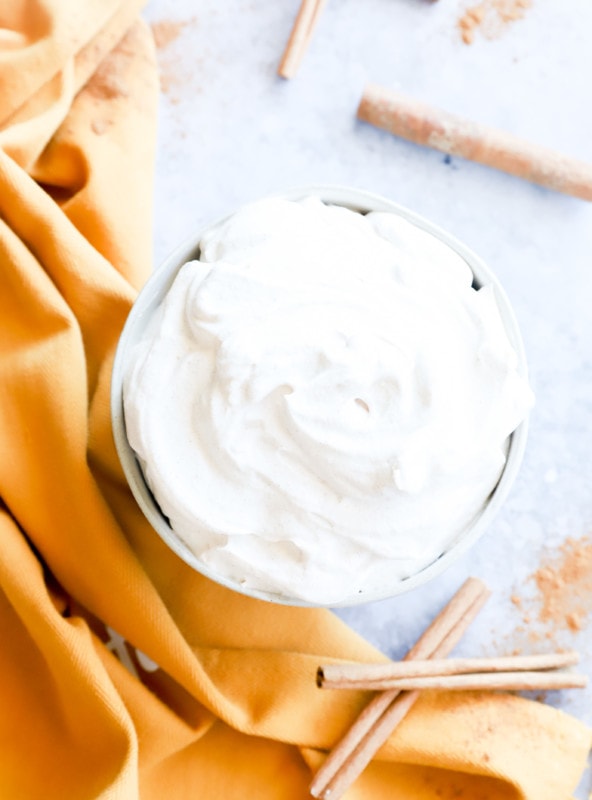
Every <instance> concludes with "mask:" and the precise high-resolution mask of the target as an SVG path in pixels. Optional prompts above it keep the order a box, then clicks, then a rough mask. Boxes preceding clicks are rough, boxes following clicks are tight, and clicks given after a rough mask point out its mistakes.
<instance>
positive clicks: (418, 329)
mask: <svg viewBox="0 0 592 800" xmlns="http://www.w3.org/2000/svg"><path fill="white" fill-rule="evenodd" d="M472 283H473V275H472V272H471V270H470V268H469V266H468V265H467V263H466V262H465V261H464V260H463V259H462V258H461V257H460V256H459V255H457V254H456V252H455V251H453V250H452V249H451V248H450V247H448V246H447V245H446V244H444V243H442V242H441V241H440V240H439V239H437V238H435V237H434V236H433V235H431V234H430V233H427V232H425V231H424V230H422V229H421V228H419V227H417V226H415V225H414V224H412V223H410V222H408V221H406V220H405V219H403V218H402V217H401V216H399V215H397V214H393V213H378V212H373V213H368V214H365V215H363V214H360V213H357V212H355V211H352V210H348V209H346V208H344V207H340V206H333V205H326V204H324V203H323V202H321V201H320V200H319V199H317V198H315V197H309V198H306V199H304V200H301V201H289V200H285V199H275V198H273V199H267V200H262V201H259V202H256V203H253V204H250V205H247V206H245V207H243V208H242V209H241V210H239V211H238V212H237V213H236V214H234V215H233V216H232V217H230V218H228V219H227V220H226V221H224V222H223V223H221V224H219V225H217V226H215V227H213V228H211V229H210V230H208V231H207V232H206V233H205V234H204V236H203V238H202V240H201V243H200V250H199V260H195V261H191V262H189V263H187V264H185V265H184V266H182V267H181V269H180V270H179V272H178V274H177V276H176V278H175V280H174V282H173V285H172V287H171V288H170V290H169V291H168V293H167V295H166V298H165V300H164V302H163V303H162V305H161V307H160V308H159V310H158V313H157V314H156V315H155V318H154V319H153V321H152V323H151V325H150V327H149V331H148V333H147V334H146V336H145V338H144V339H143V340H142V341H141V342H140V344H139V345H138V346H137V349H136V351H135V353H134V356H133V359H132V363H131V366H130V369H129V370H128V373H127V375H126V378H125V384H124V409H125V419H126V427H127V436H128V440H129V442H130V444H131V446H132V448H133V449H134V451H135V452H136V454H137V456H138V459H139V462H140V464H141V467H142V470H143V474H144V476H145V479H146V481H147V483H148V485H149V487H150V489H151V491H152V492H153V494H154V496H155V498H156V500H157V502H158V504H159V505H160V507H161V509H162V511H163V513H164V514H165V515H166V517H167V518H168V520H169V522H170V525H171V527H172V529H173V531H174V532H175V535H176V536H177V537H179V538H180V539H181V540H182V541H183V542H184V543H185V545H186V546H187V547H188V548H190V550H191V551H193V552H194V553H195V555H196V556H197V557H198V559H199V560H200V562H201V563H203V565H204V566H205V567H206V569H207V571H209V573H210V574H214V575H217V576H221V577H223V578H224V579H226V580H228V581H230V582H232V583H233V584H234V585H236V586H238V587H242V588H243V589H245V590H247V591H253V590H255V591H258V592H263V593H266V594H267V593H272V594H274V595H277V596H279V597H281V598H284V599H288V600H289V599H293V600H297V601H305V602H309V603H313V604H319V605H332V604H335V605H336V604H347V603H348V602H355V601H356V599H357V598H358V596H359V595H360V594H362V595H364V594H366V595H368V596H376V591H377V589H380V587H392V586H393V585H394V584H395V583H396V582H397V581H398V580H403V579H405V578H407V577H409V576H411V575H413V574H415V573H417V572H418V571H419V570H421V569H422V568H423V567H425V566H426V565H428V564H430V563H431V562H433V561H434V560H435V559H437V558H438V557H439V556H440V555H441V554H442V553H443V552H444V551H446V549H447V548H448V547H449V546H450V545H451V543H453V542H454V541H455V540H456V539H457V537H459V535H461V534H462V533H463V532H464V531H465V530H466V529H467V527H468V526H470V525H471V523H472V522H473V521H474V520H475V518H476V517H477V516H478V515H479V513H480V512H481V511H482V509H483V508H484V506H485V504H486V503H487V501H488V498H489V497H490V495H491V493H492V491H493V490H494V488H495V486H496V484H497V482H498V480H499V478H500V475H501V473H502V471H503V469H504V464H505V458H506V452H507V446H508V437H509V436H510V434H511V433H512V431H513V430H514V429H515V428H516V427H517V426H518V425H519V424H520V422H521V421H522V420H523V419H524V417H525V415H526V414H527V412H528V410H529V408H530V406H531V404H532V393H531V391H530V389H529V386H528V384H527V381H526V379H525V378H524V377H523V376H522V375H521V374H519V371H518V369H517V367H518V360H517V355H516V353H515V352H514V350H513V348H512V346H511V344H510V342H509V340H508V337H507V335H506V332H505V329H504V324H503V322H502V319H501V317H500V313H499V311H498V307H497V305H496V300H495V296H494V292H493V289H492V288H491V287H487V286H485V287H483V288H480V289H479V290H478V291H477V290H475V289H474V288H473V285H472Z"/></svg>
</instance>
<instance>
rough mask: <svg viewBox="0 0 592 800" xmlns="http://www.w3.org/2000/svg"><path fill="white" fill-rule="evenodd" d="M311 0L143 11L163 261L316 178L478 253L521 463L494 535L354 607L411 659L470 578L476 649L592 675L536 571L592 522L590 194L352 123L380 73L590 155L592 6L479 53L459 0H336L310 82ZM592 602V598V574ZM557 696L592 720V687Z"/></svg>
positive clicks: (590, 639) (575, 2)
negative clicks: (521, 400)
mask: <svg viewBox="0 0 592 800" xmlns="http://www.w3.org/2000/svg"><path fill="white" fill-rule="evenodd" d="M298 5H299V1H298V0H284V2H281V3H270V2H264V0H224V2H223V3H220V2H216V0H201V2H200V3H195V2H193V1H192V0H177V2H176V3H175V4H174V5H173V4H170V3H168V2H165V0H151V2H149V3H148V5H147V7H146V11H145V17H146V19H147V20H148V21H149V22H151V23H153V24H157V27H158V29H159V30H160V33H161V35H162V34H163V32H164V33H168V34H169V41H168V43H166V42H164V41H163V40H162V38H161V43H160V46H159V61H160V64H161V70H162V85H163V94H162V101H161V116H160V130H159V150H158V163H157V180H156V211H155V259H156V262H157V263H158V261H160V260H161V259H163V258H164V256H165V255H166V254H168V252H169V251H170V250H171V249H172V248H173V247H174V246H175V245H177V244H178V243H179V242H180V241H182V240H183V239H184V238H185V237H187V236H188V235H189V234H190V233H191V232H192V231H193V230H194V228H195V226H196V225H201V224H203V223H205V222H209V221H212V220H213V219H215V218H216V217H218V216H220V215H222V214H226V213H229V212H230V211H232V210H233V209H234V208H235V207H236V206H238V205H239V204H241V203H243V202H245V201H248V200H252V199H255V198H257V197H260V196H262V195H264V194H266V193H268V192H270V191H275V190H278V189H284V188H289V187H294V186H299V185H304V184H307V183H338V184H347V185H352V186H356V187H359V188H364V189H368V190H370V191H374V192H378V193H380V194H383V195H386V196H388V197H390V198H391V199H393V200H395V201H396V202H398V203H401V204H403V205H406V206H408V207H409V208H411V209H413V210H415V211H417V212H419V213H421V214H423V215H425V216H427V217H429V218H430V219H432V220H433V221H434V222H436V223H438V224H439V225H441V226H443V227H445V228H447V229H448V230H449V231H451V232H452V233H453V234H455V235H456V236H458V237H459V238H460V239H462V240H464V241H465V242H466V243H467V244H468V245H469V246H471V247H472V248H473V249H474V250H476V251H477V252H478V253H479V254H480V255H481V256H482V257H483V258H484V259H485V260H486V261H487V262H488V263H489V265H490V266H491V267H492V268H493V269H494V271H495V272H496V273H497V275H498V276H499V278H500V280H501V281H502V283H503V284H504V286H505V288H506V290H507V292H508V294H509V296H510V299H511V300H512V302H513V304H514V307H515V311H516V314H517V317H518V320H519V323H520V325H521V328H522V333H523V337H524V341H525V346H526V350H527V356H528V360H529V364H530V372H531V379H532V385H533V388H534V390H535V392H536V395H537V405H536V408H535V410H534V411H533V413H532V416H531V423H530V436H529V442H528V446H527V452H526V456H525V461H524V464H523V468H522V470H521V473H520V476H519V478H518V481H517V483H516V485H515V488H514V489H513V491H512V494H511V496H510V498H509V500H508V501H507V503H506V505H505V507H504V509H503V510H502V512H501V514H500V515H499V516H498V517H497V519H496V520H495V522H494V524H493V526H492V527H491V529H490V530H489V531H488V532H487V533H486V535H485V536H484V537H483V538H482V539H481V541H480V542H479V543H478V544H477V545H476V546H475V547H474V548H473V549H472V550H471V551H470V553H468V554H467V555H465V556H464V557H463V558H462V559H461V561H460V562H459V563H457V564H456V565H455V566H454V567H453V568H452V569H451V570H450V571H449V572H447V573H446V574H445V575H443V576H441V577H440V578H438V579H437V580H435V581H434V582H433V583H431V584H430V585H429V586H426V587H423V588H420V589H417V590H415V591H414V592H411V593H410V594H407V595H403V596H401V597H399V598H396V599H393V600H390V601H384V602H381V603H376V604H372V605H369V606H366V607H363V608H358V609H351V610H346V611H343V612H340V616H342V617H343V618H345V619H346V620H347V621H348V622H349V623H350V624H351V625H352V626H354V627H355V628H357V629H358V630H360V631H362V632H363V633H364V634H365V635H366V637H367V638H369V639H370V640H371V641H372V642H374V643H375V644H376V645H378V646H379V647H380V648H381V649H383V650H384V651H385V652H387V653H389V654H391V655H393V656H399V655H401V654H402V653H403V651H404V650H405V649H406V648H407V647H408V646H409V644H410V643H412V641H413V640H414V639H415V638H416V636H417V635H418V634H419V633H420V631H421V629H422V628H423V627H424V626H425V625H426V623H427V622H428V620H429V619H430V618H431V617H432V616H433V614H434V613H436V611H437V610H438V608H439V607H440V606H441V605H442V604H443V603H444V602H445V601H446V600H447V599H448V597H449V596H450V595H451V594H452V593H453V592H454V591H455V590H456V588H457V587H458V585H459V584H460V583H461V582H462V580H463V579H464V578H465V577H466V576H467V575H468V574H473V575H477V576H479V577H482V578H483V579H484V580H486V581H487V582H488V583H489V584H490V585H491V587H492V588H493V590H494V595H493V598H492V599H491V600H490V601H489V603H488V606H487V607H486V609H485V610H484V611H483V612H482V614H481V616H480V618H479V621H478V623H477V624H476V625H475V627H474V630H472V631H471V632H470V633H469V634H468V635H467V636H466V639H465V640H464V642H463V643H462V644H461V646H460V647H459V649H458V650H459V652H462V653H464V654H474V655H479V654H492V653H508V652H511V651H512V650H514V649H516V648H518V649H521V650H522V651H523V652H540V651H541V650H546V649H551V648H553V647H575V648H577V649H578V650H580V651H581V653H582V655H583V659H584V660H583V669H584V670H585V671H586V672H587V673H588V674H589V675H591V676H592V615H589V616H587V615H586V614H584V615H583V616H582V623H583V626H582V629H581V630H578V631H571V630H570V629H569V626H568V625H567V623H565V622H563V623H560V624H545V623H544V622H543V621H541V620H540V612H541V608H542V606H541V599H542V598H541V595H540V592H539V590H538V589H537V586H536V583H535V581H534V580H533V578H532V575H533V573H534V572H535V571H536V570H537V569H538V568H539V567H540V566H541V564H542V563H544V562H545V559H550V560H551V563H552V564H555V565H556V564H557V563H558V558H559V552H558V548H560V547H561V544H562V542H564V541H565V540H566V539H567V538H568V537H572V538H574V539H581V538H582V537H589V536H590V535H591V533H592V313H591V310H590V306H591V304H592V263H591V254H592V205H590V204H587V203H585V202H583V201H580V200H576V199H573V198H569V197H565V196H562V195H559V194H555V193H552V192H550V191H546V190H544V189H541V188H539V187H536V186H533V185H530V184H528V183H526V182H522V181H520V180H518V179H515V178H511V177H508V176H506V175H503V174H501V173H497V172H494V171H492V170H489V169H487V168H485V167H481V166H478V165H475V164H471V163H469V162H466V161H462V160H460V159H452V160H451V162H450V163H446V162H447V159H446V160H445V158H444V156H443V155H442V154H440V153H436V152H434V151H428V150H425V149H422V148H420V147H417V146H414V145H412V144H409V143H407V142H403V141H400V140H397V139H395V138H394V137H392V136H390V135H388V134H386V133H383V132H381V131H379V130H377V129H374V128H372V127H371V126H369V125H366V124H364V123H361V122H358V121H356V118H355V112H356V107H357V104H358V102H359V99H360V96H361V92H362V89H363V87H364V85H365V83H366V82H367V81H372V82H376V83H380V84H383V85H385V86H388V87H392V88H396V89H399V90H401V91H404V92H406V93H409V94H412V95H414V96H416V97H419V98H421V99H424V100H426V101H428V102H431V103H432V104H437V105H440V106H443V107H445V108H447V109H448V110H451V111H454V112H457V113H460V114H463V115H466V116H470V117H472V118H473V119H476V120H479V121H482V122H485V123H488V124H491V125H495V126H497V127H503V128H505V129H507V130H509V131H512V132H514V133H517V134H520V135H522V136H524V137H527V138H529V139H531V140H533V141H538V142H540V143H541V144H545V145H548V146H550V147H554V148H557V149H560V150H562V151H564V152H566V153H569V154H571V155H573V156H576V157H579V158H582V159H586V160H588V161H592V135H591V134H592V103H590V91H589V82H590V79H591V78H592V47H590V35H589V31H590V29H591V26H592V4H591V3H590V2H589V0H571V2H570V3H559V2H557V0H533V4H532V7H531V8H530V9H528V10H527V12H526V13H525V16H524V19H522V20H520V21H518V22H515V23H514V24H512V25H510V26H506V28H505V29H504V30H503V31H502V33H501V35H500V36H499V37H498V38H493V39H489V38H485V37H484V36H481V35H480V34H479V33H477V35H476V37H475V41H474V43H473V44H472V45H470V46H467V45H465V44H463V43H462V42H461V40H460V36H459V32H458V28H457V25H456V23H457V20H458V17H459V15H460V13H461V11H462V9H463V8H464V7H466V4H463V3H461V2H458V0H438V2H435V3H430V2H429V1H428V0H340V2H337V1H336V0H333V2H329V3H328V5H327V7H326V9H325V11H324V13H323V16H322V18H321V21H320V24H319V27H318V30H317V31H316V33H315V35H314V38H313V40H312V43H311V46H310V48H309V50H308V52H307V54H306V57H305V59H304V61H303V64H302V66H301V69H300V71H299V73H298V75H297V76H296V77H295V78H294V79H293V80H291V81H284V80H282V79H280V78H278V77H277V76H276V67H277V64H278V61H279V58H280V55H281V52H282V50H283V47H284V45H285V42H286V40H287V37H288V34H289V31H290V28H291V26H292V22H293V19H294V16H295V14H296V11H297V8H298ZM163 23H166V24H164V25H163ZM170 23H175V24H174V25H171V24H170ZM588 542H590V539H588ZM586 552H589V551H586ZM587 563H588V566H589V565H590V559H589V558H588V562H587ZM589 580H590V581H592V576H591V577H590V579H589ZM581 583H582V581H580V584H581ZM512 595H518V596H519V597H521V598H522V599H523V608H522V609H520V608H517V607H516V605H515V604H514V603H512V602H511V600H510V598H511V596H512ZM576 599H577V600H578V603H579V605H580V606H582V607H585V608H589V609H590V610H591V611H592V586H591V585H590V584H589V585H588V593H587V596H582V597H580V598H579V599H578V598H576ZM525 615H527V617H528V618H529V619H530V621H529V622H528V624H527V623H525V622H524V619H523V617H524V616H525ZM546 701H547V702H549V703H552V704H554V705H557V706H558V707H561V708H563V709H565V710H567V711H569V712H571V713H573V714H575V715H576V716H578V717H579V718H580V719H582V720H585V721H586V722H587V723H588V724H590V725H592V693H591V692H589V691H588V692H585V693H583V692H577V691H572V692H558V693H551V694H549V695H547V697H546ZM589 783H590V777H589V776H586V777H585V778H584V781H583V784H582V787H581V796H582V797H584V796H587V794H586V791H587V790H589V789H591V788H592V786H589V785H588V784H589Z"/></svg>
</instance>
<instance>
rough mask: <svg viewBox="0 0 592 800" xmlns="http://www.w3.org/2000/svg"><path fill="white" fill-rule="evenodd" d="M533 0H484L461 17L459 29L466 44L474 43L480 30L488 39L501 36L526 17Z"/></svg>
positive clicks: (468, 9)
mask: <svg viewBox="0 0 592 800" xmlns="http://www.w3.org/2000/svg"><path fill="white" fill-rule="evenodd" d="M531 6H532V0H482V2H480V3H476V4H474V5H472V6H470V7H469V8H467V9H465V11H464V13H463V14H462V15H461V17H459V20H458V29H459V32H460V36H461V39H462V40H463V42H464V43H465V44H472V43H473V41H474V39H475V33H476V32H477V31H480V32H481V33H482V34H483V36H485V38H487V39H496V38H497V37H498V36H501V35H502V34H503V33H504V31H505V30H506V28H507V27H508V26H509V25H511V24H512V23H514V22H516V21H517V20H519V19H522V18H523V17H524V14H525V12H526V11H527V9H529V8H530V7H531Z"/></svg>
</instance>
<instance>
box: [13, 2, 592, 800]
mask: <svg viewBox="0 0 592 800" xmlns="http://www.w3.org/2000/svg"><path fill="white" fill-rule="evenodd" d="M141 5H142V3H141V2H139V0H1V2H0V264H1V270H2V290H1V291H0V453H1V455H0V546H1V556H0V642H1V647H0V709H1V711H0V797H2V798H9V799H13V798H14V799H15V800H17V799H18V800H27V799H28V798H32V800H41V799H42V800H52V798H56V800H57V799H58V798H59V800H65V799H67V800H81V799H82V798H105V799H106V798H109V799H110V800H112V799H113V798H125V800H134V798H142V799H143V800H144V799H145V798H155V800H157V799H158V800H162V798H176V799H178V798H181V799H183V798H192V799H193V798H205V800H233V799H235V798H236V800H239V798H240V800H244V798H257V799H258V800H266V798H270V800H271V798H274V800H277V799H278V798H281V799H282V800H289V799H291V798H305V797H307V785H308V783H309V780H310V777H311V768H312V769H314V768H315V767H316V766H318V764H319V763H320V762H321V760H322V758H323V753H322V751H323V749H324V748H327V747H329V746H330V745H332V743H333V742H334V741H335V740H336V739H337V738H338V736H339V735H340V734H341V733H342V732H343V730H344V729H345V728H346V727H347V725H348V724H349V723H350V722H351V720H352V719H353V717H354V715H355V714H356V713H357V711H358V710H359V709H360V708H361V707H362V705H363V703H364V702H365V701H366V700H367V698H366V697H365V696H364V695H362V694H357V693H356V694H349V693H346V694H343V693H338V692H322V691H320V690H318V689H317V688H316V686H315V680H314V676H315V671H316V667H317V665H318V664H319V663H321V662H322V661H326V660H328V659H331V658H347V659H355V660H372V659H375V658H376V657H377V654H376V653H375V652H374V651H373V650H372V648H371V647H370V646H369V645H368V644H367V643H365V642H364V641H362V640H361V639H360V638H359V637H357V636H356V635H355V634H354V633H353V632H351V631H350V630H348V629H347V628H346V627H345V626H344V625H343V624H341V623H340V622H339V621H338V620H337V619H336V618H335V617H334V616H333V615H331V614H330V613H329V612H324V611H321V610H300V609H291V608H285V607H276V606H272V605H268V604H265V603H261V602H258V601H252V600H248V599H246V598H244V597H241V596H239V595H236V594H234V593H232V592H229V591H227V590H225V589H223V588H221V587H219V586H216V585H214V584H212V583H210V582H209V581H207V580H206V579H204V578H202V577H200V576H199V575H197V574H195V573H193V572H192V571H191V570H190V569H189V568H188V567H186V566H184V564H183V563H181V562H180V561H179V559H177V558H176V556H174V555H172V554H171V553H170V552H169V551H168V550H167V549H166V548H165V547H164V545H163V544H162V543H161V541H160V539H159V538H158V537H157V536H156V535H155V534H154V533H153V532H152V530H151V529H150V527H149V526H148V525H147V524H146V522H145V521H144V519H143V517H142V515H141V513H140V511H139V510H138V508H137V507H136V505H135V503H134V501H133V499H132V497H131V495H130V493H129V491H128V489H127V486H126V483H125V480H124V478H123V475H122V472H121V469H120V466H119V462H118V459H117V456H116V453H115V450H114V446H113V441H112V437H111V431H110V424H109V380H110V370H111V364H112V359H113V354H114V349H115V346H116V343H117V338H118V335H119V332H120V330H121V327H122V325H123V322H124V320H125V317H126V315H127V313H128V311H129V308H130V305H131V303H132V301H133V299H134V296H135V292H136V290H137V289H138V288H139V286H140V285H141V283H142V282H143V281H144V280H145V278H146V277H147V276H148V274H149V272H150V270H151V262H150V241H151V206H150V197H151V184H152V172H153V157H154V140H155V137H154V131H155V109H156V98H157V81H156V67H155V59H154V53H153V48H152V43H151V38H150V35H149V32H148V30H147V28H146V26H145V25H144V24H143V23H142V22H140V21H138V17H137V15H138V12H139V8H140V6H141ZM437 610H438V609H434V613H435V612H436V611H437ZM418 634H419V631H418ZM589 745H590V732H589V731H588V729H587V728H586V727H585V726H583V725H582V724H580V723H579V722H577V721H576V720H574V719H571V718H570V717H568V716H567V715H565V714H562V713H559V712H557V711H554V710H552V709H550V708H547V707H544V706H542V705H540V704H536V703H532V702H528V701H525V700H522V699H517V698H514V697H510V696H495V695H488V694H478V695H474V696H471V697H467V696H460V695H458V696H455V695H446V694H437V693H436V694H428V693H426V694H425V696H424V697H423V699H422V700H421V701H420V702H419V703H418V704H417V706H416V707H415V708H414V710H413V711H412V713H411V714H410V715H409V717H408V718H407V719H406V720H405V722H404V723H403V724H402V726H401V727H400V729H399V730H398V731H397V733H396V735H394V736H393V737H392V738H391V740H390V742H389V743H388V744H387V745H386V746H385V747H384V748H383V749H382V750H381V752H380V753H379V755H378V757H377V759H376V760H375V761H374V762H373V764H372V765H371V766H370V767H369V768H368V770H367V771H366V773H365V774H364V775H363V776H362V777H361V778H360V780H359V781H358V782H357V783H356V784H355V786H354V787H353V788H352V789H351V791H350V793H349V794H348V797H350V798H364V800H379V799H380V798H387V797H388V798H393V797H400V798H413V800H424V798H425V800H435V799H436V798H453V797H456V798H458V797H463V798H481V799H482V800H498V799H499V800H501V798H504V800H507V798H524V799H525V800H563V798H568V797H569V796H570V793H571V792H572V790H573V788H574V786H575V785H576V783H577V781H578V777H579V774H580V772H581V770H582V768H583V765H584V760H585V757H586V753H587V750H588V747H589Z"/></svg>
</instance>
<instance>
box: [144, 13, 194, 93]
mask: <svg viewBox="0 0 592 800" xmlns="http://www.w3.org/2000/svg"><path fill="white" fill-rule="evenodd" d="M196 23H197V19H196V18H195V17H191V18H190V19H184V20H160V21H158V22H153V23H152V24H151V26H150V28H151V30H152V36H153V37H154V44H155V46H156V51H157V56H158V65H159V69H160V86H161V89H162V91H163V92H164V94H165V95H167V97H168V99H169V100H170V101H171V103H174V104H177V103H179V102H180V99H181V93H182V91H181V90H182V87H183V86H184V85H186V84H187V82H188V79H189V76H188V74H187V68H186V67H185V66H184V64H183V60H182V58H181V56H180V55H179V53H178V52H176V50H175V47H174V44H175V42H176V41H177V39H178V38H179V37H180V36H181V35H182V34H183V33H185V31H186V30H187V29H188V28H190V27H192V26H193V25H195V24H196Z"/></svg>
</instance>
